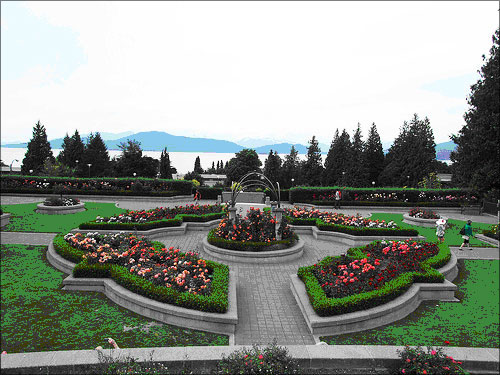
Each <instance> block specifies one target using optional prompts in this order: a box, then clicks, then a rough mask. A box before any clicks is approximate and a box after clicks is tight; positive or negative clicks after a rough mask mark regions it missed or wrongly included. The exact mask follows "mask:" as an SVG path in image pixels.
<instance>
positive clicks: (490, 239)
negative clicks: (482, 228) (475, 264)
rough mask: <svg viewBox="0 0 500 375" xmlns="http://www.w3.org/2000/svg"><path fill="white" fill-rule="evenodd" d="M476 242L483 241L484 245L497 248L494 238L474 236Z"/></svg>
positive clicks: (480, 235) (482, 235)
mask: <svg viewBox="0 0 500 375" xmlns="http://www.w3.org/2000/svg"><path fill="white" fill-rule="evenodd" d="M475 237H476V238H477V239H478V240H480V241H483V242H486V243H489V244H491V245H494V246H496V247H498V246H499V245H498V240H495V239H494V238H491V237H488V236H485V235H484V234H476V236H475Z"/></svg>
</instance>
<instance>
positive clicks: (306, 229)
mask: <svg viewBox="0 0 500 375" xmlns="http://www.w3.org/2000/svg"><path fill="white" fill-rule="evenodd" d="M290 228H292V229H293V231H294V232H295V233H297V234H300V233H305V234H312V235H313V237H314V238H316V239H319V240H325V241H336V242H340V243H342V244H344V245H348V246H351V247H358V246H363V245H367V244H369V243H370V242H373V241H382V240H390V241H404V240H406V239H408V238H410V237H405V236H353V235H352V234H346V233H340V232H328V231H324V230H319V229H318V228H317V227H315V226H308V225H290ZM411 238H413V239H415V240H425V237H422V236H416V237H411Z"/></svg>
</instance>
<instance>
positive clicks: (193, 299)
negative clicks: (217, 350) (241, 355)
mask: <svg viewBox="0 0 500 375" xmlns="http://www.w3.org/2000/svg"><path fill="white" fill-rule="evenodd" d="M154 244H155V248H156V249H159V248H162V247H164V246H163V244H161V243H159V242H154ZM54 248H55V250H56V252H57V253H58V254H59V255H61V256H62V257H63V258H65V259H67V260H69V261H71V262H74V263H77V264H76V266H75V267H74V268H73V276H74V277H75V278H95V277H97V278H111V279H113V280H114V281H116V283H118V284H119V285H121V286H123V287H124V288H126V289H128V290H130V291H132V292H134V293H137V294H140V295H142V296H144V297H147V298H151V299H153V300H155V301H158V302H162V303H168V304H171V305H175V306H180V307H185V308H188V309H193V310H199V311H206V312H215V313H225V312H226V311H227V309H228V294H229V267H228V266H227V265H225V264H221V263H217V262H213V261H210V260H205V261H206V264H207V268H208V269H209V270H211V273H212V284H211V293H210V295H209V296H202V295H199V294H198V295H194V294H192V293H187V292H184V293H181V292H178V291H177V290H174V289H172V288H167V287H165V286H160V285H155V284H154V283H152V282H151V281H149V280H146V279H143V278H142V277H140V276H138V275H135V274H131V273H130V272H129V271H128V270H127V269H126V268H125V267H123V266H119V265H116V264H89V263H88V262H87V261H86V260H85V259H83V255H84V254H85V253H84V252H83V251H81V250H79V249H76V248H74V247H72V246H71V245H69V244H68V243H67V242H66V241H65V240H64V236H63V235H62V234H59V235H57V236H56V237H55V238H54Z"/></svg>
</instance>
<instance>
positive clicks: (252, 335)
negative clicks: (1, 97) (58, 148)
mask: <svg viewBox="0 0 500 375" xmlns="http://www.w3.org/2000/svg"><path fill="white" fill-rule="evenodd" d="M41 200H43V199H40V198H38V199H36V198H30V197H2V204H14V203H28V202H38V201H41ZM82 200H83V201H86V200H85V199H82ZM109 202H116V199H110V200H109ZM190 203H192V201H189V202H188V201H186V202H171V203H165V204H162V203H161V202H158V201H157V202H140V201H130V200H127V201H124V200H121V201H119V202H118V203H117V206H118V207H121V208H126V209H140V208H143V209H149V208H154V207H159V206H180V205H185V204H190ZM200 203H201V204H205V203H207V204H213V203H214V201H201V202H200ZM285 206H289V205H285ZM377 211H379V210H377ZM391 211H392V210H391ZM394 211H396V210H394ZM405 211H406V210H405ZM341 212H343V213H346V214H356V213H360V214H361V215H363V216H369V215H370V214H371V210H370V209H368V208H355V209H343V210H341ZM379 212H380V211H379ZM462 216H463V215H460V214H459V213H457V214H454V213H447V217H449V218H456V219H459V220H464V218H462ZM467 218H470V219H471V220H473V221H479V222H486V223H495V222H496V218H495V217H492V216H486V215H482V216H474V217H467ZM53 236H54V234H49V233H19V232H2V238H1V243H23V244H34V245H47V244H49V243H50V241H51V240H52V238H53ZM205 236H206V232H205V231H201V232H200V231H189V232H188V233H187V234H186V235H180V236H179V235H176V236H164V237H161V238H158V239H157V240H158V241H160V242H163V243H164V244H165V246H167V247H170V246H174V247H176V248H180V249H181V250H182V251H188V250H194V251H196V252H198V253H199V254H200V256H201V257H202V258H205V259H213V260H216V261H220V260H218V259H215V258H213V257H212V256H210V255H209V254H207V253H205V251H204V250H203V246H202V244H201V242H202V239H203V238H204V237H205ZM301 238H302V239H303V240H304V242H305V247H304V255H303V256H302V257H301V258H300V259H298V260H295V261H289V262H286V263H282V264H245V263H236V262H225V263H226V264H228V265H229V267H230V269H231V270H233V271H235V274H236V277H237V279H238V288H237V297H238V313H239V323H238V325H237V327H236V333H235V344H236V345H249V344H254V343H255V344H259V345H265V344H269V343H271V342H272V341H273V339H274V338H276V339H277V342H278V344H279V345H311V344H314V343H315V341H314V338H313V336H312V335H311V334H310V333H309V331H308V329H307V325H306V322H305V320H304V318H303V316H302V313H301V311H300V309H299V307H298V305H297V303H296V301H295V299H294V297H293V295H292V292H291V290H290V275H292V274H296V272H297V269H298V267H300V266H304V265H311V264H314V263H316V262H317V261H318V260H320V259H322V258H324V257H325V256H327V255H331V256H337V255H340V254H341V253H344V252H345V251H346V250H347V248H348V246H346V245H342V244H336V243H332V242H328V241H321V240H315V239H314V238H313V236H311V235H301ZM452 251H454V252H455V254H456V255H457V257H458V258H468V259H498V258H499V252H498V248H496V249H494V248H474V250H472V251H470V250H463V251H459V250H458V249H457V248H452Z"/></svg>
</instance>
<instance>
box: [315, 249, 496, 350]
mask: <svg viewBox="0 0 500 375" xmlns="http://www.w3.org/2000/svg"><path fill="white" fill-rule="evenodd" d="M458 266H459V275H458V277H457V279H455V280H454V282H453V283H454V284H456V285H457V287H458V289H459V290H458V292H457V293H456V296H457V298H458V299H460V302H439V301H426V302H424V303H422V304H421V305H420V306H419V307H418V308H417V309H416V310H415V311H414V312H413V313H411V314H410V315H408V316H407V317H406V318H403V319H401V320H398V321H397V322H394V323H391V324H390V325H386V326H383V327H379V328H375V329H371V330H367V331H363V332H357V333H349V334H344V335H339V336H329V337H322V338H321V340H322V341H325V342H327V343H329V344H330V345H387V344H388V343H390V344H391V345H422V346H423V345H444V341H445V340H448V341H449V342H450V346H462V347H480V348H498V345H499V334H500V331H499V330H500V327H499V304H498V298H499V276H500V275H499V273H500V272H499V261H498V260H470V259H461V260H459V261H458Z"/></svg>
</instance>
